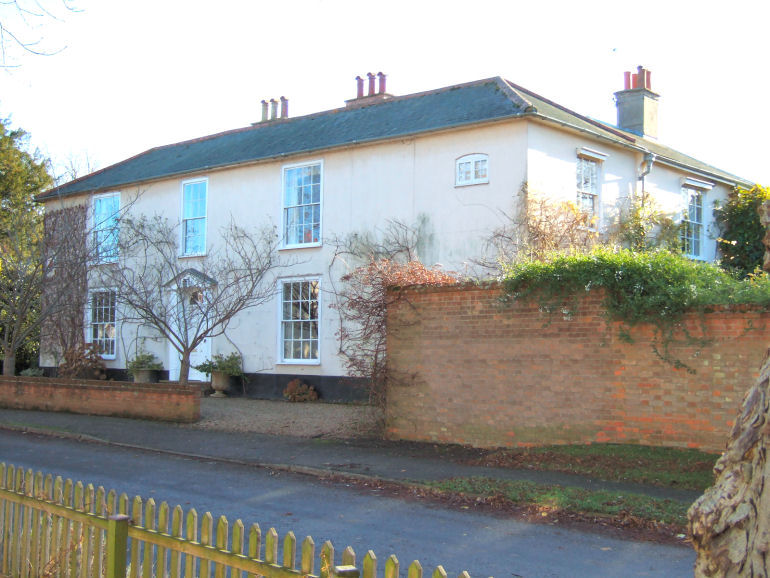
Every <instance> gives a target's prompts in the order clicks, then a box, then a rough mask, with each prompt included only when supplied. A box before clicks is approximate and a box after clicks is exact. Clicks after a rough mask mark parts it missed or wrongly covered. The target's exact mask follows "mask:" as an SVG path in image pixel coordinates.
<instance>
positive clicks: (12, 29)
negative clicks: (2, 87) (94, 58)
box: [0, 0, 77, 67]
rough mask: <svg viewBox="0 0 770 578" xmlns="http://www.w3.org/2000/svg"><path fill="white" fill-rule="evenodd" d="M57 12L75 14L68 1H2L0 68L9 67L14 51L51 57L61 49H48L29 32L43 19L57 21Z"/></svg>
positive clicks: (36, 35) (35, 35) (74, 9)
mask: <svg viewBox="0 0 770 578" xmlns="http://www.w3.org/2000/svg"><path fill="white" fill-rule="evenodd" d="M59 9H63V10H65V11H67V12H77V9H76V8H75V4H74V2H72V1H71V0H59V1H58V2H47V1H45V0H1V1H0V67H8V66H12V65H11V64H10V63H9V58H10V56H11V53H12V49H14V48H16V49H19V50H21V51H22V52H27V53H30V54H36V55H43V56H50V55H52V54H56V53H57V52H61V50H63V48H59V49H57V50H49V49H46V48H45V47H44V46H43V39H42V37H41V36H40V35H38V34H36V33H30V32H31V31H32V30H33V29H34V28H35V26H36V25H37V24H39V23H40V22H42V21H45V20H49V21H50V20H54V21H56V20H59V19H60V16H59V14H58V13H59V12H60V10H59Z"/></svg>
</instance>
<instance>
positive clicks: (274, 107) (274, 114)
mask: <svg viewBox="0 0 770 578" xmlns="http://www.w3.org/2000/svg"><path fill="white" fill-rule="evenodd" d="M276 118H278V101H277V100H275V99H274V98H271V99H270V120H275V119H276Z"/></svg>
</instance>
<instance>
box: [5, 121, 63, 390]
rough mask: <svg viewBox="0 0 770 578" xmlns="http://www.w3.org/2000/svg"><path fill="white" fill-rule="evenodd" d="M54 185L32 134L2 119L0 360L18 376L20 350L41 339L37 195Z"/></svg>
mask: <svg viewBox="0 0 770 578" xmlns="http://www.w3.org/2000/svg"><path fill="white" fill-rule="evenodd" d="M51 183H52V180H51V176H50V175H49V173H48V169H47V166H46V161H45V160H44V159H42V158H41V157H40V155H39V154H38V153H37V152H29V150H28V138H27V133H25V132H24V131H23V130H21V129H11V128H9V123H8V121H7V120H2V119H0V358H2V360H3V375H14V373H15V371H16V357H17V354H18V353H19V351H20V350H24V349H25V346H26V349H29V346H30V345H32V347H33V348H34V343H36V342H37V340H38V334H39V329H40V296H41V289H42V282H43V259H42V249H43V215H42V211H41V208H40V207H39V206H38V205H37V203H36V202H35V195H37V194H38V193H40V192H42V191H43V190H44V189H45V188H46V187H48V186H50V185H51Z"/></svg>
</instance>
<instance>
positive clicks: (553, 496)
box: [425, 477, 690, 530]
mask: <svg viewBox="0 0 770 578" xmlns="http://www.w3.org/2000/svg"><path fill="white" fill-rule="evenodd" d="M425 485H426V486H427V487H429V488H431V489H434V490H438V491H440V492H445V493H449V494H461V495H466V496H470V497H473V498H481V499H484V500H492V501H498V502H499V501H500V500H505V501H507V502H509V503H510V504H512V505H515V506H527V507H534V508H535V509H537V510H538V511H540V512H543V515H547V514H548V513H560V512H562V513H578V514H589V515H598V516H606V517H611V518H616V519H617V518H631V519H637V520H640V521H644V522H652V523H660V524H668V525H673V526H676V527H679V528H682V530H683V529H684V527H685V526H686V524H687V509H688V508H689V506H690V504H687V503H684V502H679V501H675V500H661V499H657V498H651V497H649V496H642V495H639V494H619V493H617V492H608V491H604V490H597V491H594V490H586V489H582V488H574V487H564V486H550V485H539V484H535V483H533V482H526V481H510V480H496V479H491V478H480V477H479V478H476V477H474V478H451V479H447V480H441V481H436V482H427V483H425Z"/></svg>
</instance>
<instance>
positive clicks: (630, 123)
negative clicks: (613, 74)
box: [615, 66, 660, 139]
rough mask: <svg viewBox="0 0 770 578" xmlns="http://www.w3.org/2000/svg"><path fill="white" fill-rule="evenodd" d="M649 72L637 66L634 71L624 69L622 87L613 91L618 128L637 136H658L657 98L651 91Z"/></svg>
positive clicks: (658, 96)
mask: <svg viewBox="0 0 770 578" xmlns="http://www.w3.org/2000/svg"><path fill="white" fill-rule="evenodd" d="M650 77H651V73H650V71H649V70H646V69H645V68H644V67H642V66H639V67H637V69H636V73H632V72H628V71H626V72H625V73H624V75H623V85H624V88H623V90H621V91H618V92H616V93H615V104H616V106H617V108H618V128H621V129H623V130H627V131H629V132H632V133H635V134H638V135H639V136H643V137H648V138H653V139H656V138H658V99H659V98H660V95H659V94H656V93H654V92H652V84H651V81H650Z"/></svg>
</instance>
